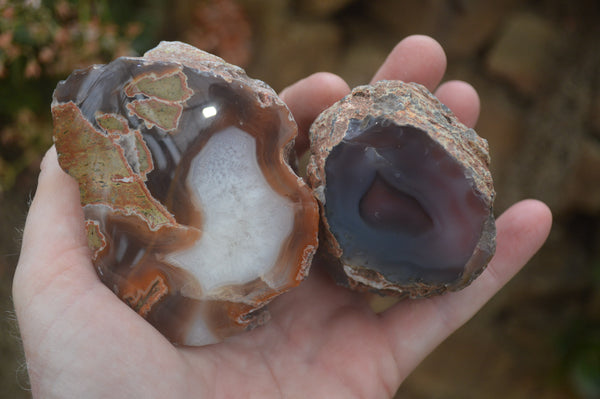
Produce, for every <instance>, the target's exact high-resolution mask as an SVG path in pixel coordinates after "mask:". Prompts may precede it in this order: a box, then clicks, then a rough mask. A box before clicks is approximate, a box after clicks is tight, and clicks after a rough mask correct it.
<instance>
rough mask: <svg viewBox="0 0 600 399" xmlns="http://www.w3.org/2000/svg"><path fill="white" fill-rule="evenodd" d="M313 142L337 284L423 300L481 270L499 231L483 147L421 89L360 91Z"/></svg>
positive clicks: (318, 123) (314, 132)
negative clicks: (496, 231) (496, 226)
mask: <svg viewBox="0 0 600 399" xmlns="http://www.w3.org/2000/svg"><path fill="white" fill-rule="evenodd" d="M310 138H311V158H310V160H309V164H308V169H307V174H308V178H309V182H310V184H311V186H312V187H313V190H314V191H315V195H316V197H317V199H318V200H319V203H320V205H321V224H322V232H321V244H320V250H319V253H320V254H322V255H323V256H324V257H325V258H326V259H327V260H328V262H325V263H326V264H328V265H329V267H330V271H331V272H332V274H333V275H334V277H335V279H336V280H337V281H338V282H339V283H341V284H343V285H346V286H349V287H351V288H355V289H358V290H363V291H375V292H379V293H382V294H389V295H399V296H410V297H423V296H430V295H434V294H440V293H443V292H444V291H447V290H457V289H460V288H462V287H464V286H466V285H467V284H469V283H470V282H471V281H472V280H473V279H474V278H475V277H476V276H477V275H479V274H480V273H481V271H482V270H483V269H484V268H485V266H486V265H487V263H488V261H489V259H490V258H491V257H492V255H493V253H494V250H495V235H496V233H495V224H494V218H493V215H492V203H493V198H494V189H493V185H492V178H491V175H490V172H489V168H488V167H489V161H490V160H489V155H488V146H487V142H486V141H485V140H484V139H482V138H480V137H479V136H478V135H477V134H476V133H475V131H474V130H473V129H469V128H467V127H466V126H464V125H463V124H461V123H460V122H459V121H458V120H457V118H456V117H455V116H454V115H453V114H452V112H451V111H450V110H449V109H448V108H447V107H446V106H444V105H443V104H441V103H440V102H439V101H438V100H437V99H436V98H435V97H434V96H433V95H432V94H431V93H429V91H427V89H425V88H424V87H423V86H421V85H418V84H414V83H403V82H399V81H382V82H379V83H376V84H375V85H373V86H360V87H357V88H355V89H354V90H353V91H352V93H351V94H349V95H348V96H347V97H345V98H344V99H342V100H341V101H339V102H338V103H336V104H334V105H333V106H332V107H330V108H329V109H327V110H325V111H324V112H323V113H322V114H321V115H320V116H319V117H318V118H317V120H315V122H314V123H313V125H312V127H311V132H310Z"/></svg>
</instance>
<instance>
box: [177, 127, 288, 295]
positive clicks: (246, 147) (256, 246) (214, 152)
mask: <svg viewBox="0 0 600 399" xmlns="http://www.w3.org/2000/svg"><path fill="white" fill-rule="evenodd" d="M186 183H187V186H188V188H189V189H190V192H191V193H192V195H193V196H194V200H195V203H196V204H197V206H199V207H200V209H201V210H202V218H203V219H202V223H203V224H202V236H201V238H200V240H199V241H198V242H197V243H196V244H195V245H194V246H193V247H191V248H188V249H186V250H184V251H180V252H176V253H173V254H170V255H169V256H168V258H167V259H168V260H169V261H170V262H172V263H173V264H174V265H176V266H179V267H181V268H183V269H185V270H187V271H189V272H190V273H192V274H193V275H194V276H196V278H197V279H198V282H199V284H200V286H201V287H202V289H203V294H204V295H203V296H206V295H209V296H210V294H211V291H214V290H218V289H219V288H220V287H223V286H226V285H230V284H243V283H246V282H249V281H252V280H254V279H257V278H260V277H261V276H263V275H264V274H266V273H267V272H268V271H270V270H271V269H272V268H273V266H274V265H275V263H276V261H277V259H278V257H279V253H280V251H281V246H282V244H283V243H284V242H285V241H286V240H287V238H288V236H289V235H290V233H291V231H292V226H293V222H294V210H293V207H292V204H291V203H290V201H289V200H288V199H286V198H285V197H283V196H281V195H279V194H278V193H276V192H275V191H274V190H273V189H272V188H271V187H270V186H269V184H268V183H267V180H266V179H265V177H264V176H263V174H262V171H261V170H260V167H259V166H258V162H257V160H256V140H255V139H254V137H252V136H250V135H249V134H248V133H246V132H244V131H242V130H240V129H238V128H235V127H229V128H226V129H224V130H222V131H220V132H218V133H216V134H214V135H213V136H212V137H211V138H210V139H209V140H208V142H207V143H206V145H205V146H204V148H203V149H202V150H201V151H200V153H199V154H198V155H196V157H195V158H194V159H193V160H192V164H191V166H190V171H189V174H188V177H187V180H186Z"/></svg>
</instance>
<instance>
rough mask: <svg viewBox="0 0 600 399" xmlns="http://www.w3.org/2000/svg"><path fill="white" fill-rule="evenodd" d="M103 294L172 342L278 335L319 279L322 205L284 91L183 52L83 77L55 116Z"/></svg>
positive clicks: (56, 106)
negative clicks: (294, 163)
mask: <svg viewBox="0 0 600 399" xmlns="http://www.w3.org/2000/svg"><path fill="white" fill-rule="evenodd" d="M52 114H53V117H54V140H55V143H56V148H57V151H58V154H59V163H60V165H61V167H62V168H63V169H64V170H65V171H67V172H68V173H69V174H70V175H71V176H73V177H74V178H75V179H77V181H78V182H79V188H80V193H81V203H82V205H83V209H84V214H85V217H86V222H85V223H86V230H87V235H88V241H89V245H90V248H91V249H92V257H93V262H94V265H95V267H96V270H97V272H98V275H99V276H100V278H101V280H102V281H103V282H104V283H105V284H106V285H107V286H108V287H109V288H111V289H112V290H113V291H114V292H115V293H116V294H117V295H118V296H119V298H121V299H122V300H123V301H125V302H126V303H128V304H129V305H130V306H131V307H132V308H133V309H134V310H135V311H136V312H137V313H139V314H140V315H141V316H143V317H144V318H146V319H147V320H148V321H149V322H150V323H152V324H153V325H154V326H155V327H156V328H157V329H158V330H159V331H161V332H162V333H163V334H164V335H165V336H166V337H167V338H169V339H170V340H171V341H172V342H174V343H178V344H185V345H205V344H210V343H214V342H219V341H221V340H223V339H224V338H226V337H228V336H230V335H233V334H235V333H237V332H239V331H243V330H247V329H250V328H253V327H255V326H257V325H260V324H262V323H264V322H266V321H267V319H268V313H267V311H266V310H265V308H264V306H265V305H266V304H267V303H268V302H269V301H270V300H271V299H273V298H274V297H275V296H277V295H278V294H280V293H282V292H284V291H286V290H288V289H290V288H292V287H294V286H296V285H298V284H299V282H300V281H301V280H302V279H303V278H304V277H305V276H306V274H307V272H308V267H309V264H310V262H311V258H312V256H313V253H314V251H315V250H316V245H317V230H318V217H319V214H318V205H317V203H316V201H315V200H314V197H313V196H312V194H311V191H310V189H309V188H308V187H307V186H306V185H305V184H304V183H303V181H302V180H301V179H300V178H299V177H298V176H296V175H295V174H294V172H293V171H292V169H291V168H290V166H289V165H288V153H289V151H290V149H291V148H292V146H293V140H294V137H295V135H296V131H297V128H296V124H295V122H294V120H293V118H292V116H291V114H290V112H289V110H288V109H287V107H286V106H285V105H284V104H283V103H282V102H281V100H280V99H279V98H278V97H277V96H276V94H275V93H274V92H273V90H272V89H271V88H269V87H268V86H267V85H265V84H264V83H263V82H260V81H257V80H253V79H250V78H248V77H247V76H246V74H245V72H244V71H243V70H241V69H240V68H238V67H235V66H233V65H229V64H227V63H225V62H224V61H223V60H222V59H220V58H218V57H215V56H213V55H210V54H208V53H205V52H202V51H200V50H198V49H195V48H193V47H191V46H188V45H185V44H182V43H176V42H175V43H164V42H163V43H161V44H160V45H159V46H158V47H157V48H155V49H153V50H151V51H149V52H148V53H146V54H145V55H144V57H143V58H119V59H117V60H115V61H113V62H111V63H110V64H108V65H95V66H92V67H90V68H87V69H85V70H80V71H76V72H74V73H73V74H72V75H71V76H70V77H69V78H68V79H67V80H66V81H63V82H61V83H59V85H58V86H57V88H56V91H55V92H54V101H53V104H52Z"/></svg>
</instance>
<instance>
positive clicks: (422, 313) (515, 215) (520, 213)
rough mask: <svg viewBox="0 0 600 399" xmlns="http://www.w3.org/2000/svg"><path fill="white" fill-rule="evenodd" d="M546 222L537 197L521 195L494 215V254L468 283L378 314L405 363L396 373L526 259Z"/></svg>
mask: <svg viewBox="0 0 600 399" xmlns="http://www.w3.org/2000/svg"><path fill="white" fill-rule="evenodd" d="M551 224H552V215H551V213H550V210H549V209H548V207H547V206H546V205H544V204H543V203H541V202H539V201H535V200H526V201H522V202H520V203H517V204H515V205H513V206H512V207H511V208H510V209H508V210H507V211H506V212H505V213H504V214H503V215H502V216H501V217H500V218H499V219H498V220H497V223H496V225H497V229H498V235H497V247H496V254H495V256H494V258H493V259H492V261H491V262H490V264H489V265H488V267H487V269H486V270H485V271H484V272H483V273H482V275H481V276H480V277H479V278H478V279H477V280H475V281H474V282H473V284H471V285H470V286H469V287H467V288H465V289H464V290H462V291H459V292H454V293H449V294H446V295H443V296H440V297H435V298H431V299H423V300H413V301H403V302H400V303H399V304H397V305H396V306H394V307H393V308H391V309H390V310H388V311H386V312H385V313H384V314H382V319H381V320H382V324H383V325H384V329H386V332H387V335H388V336H389V337H390V342H393V345H394V348H393V350H394V353H395V354H396V356H397V358H398V359H402V365H403V367H406V368H405V369H404V370H403V373H404V374H403V375H402V376H401V377H402V378H404V377H405V376H406V375H408V373H410V372H411V371H412V369H413V368H414V367H416V365H417V364H419V363H420V362H421V360H423V358H424V357H425V356H426V355H427V354H429V353H430V352H431V351H432V350H433V349H434V348H435V347H436V346H437V345H438V344H439V343H440V342H441V341H443V340H444V339H445V338H446V337H448V335H450V334H451V333H452V332H453V331H454V330H456V329H457V328H458V327H460V326H461V325H462V324H464V323H465V322H466V321H467V320H468V319H469V318H471V317H472V316H473V315H474V314H475V313H476V312H477V311H478V310H479V309H480V308H481V306H483V305H484V304H485V303H486V302H487V301H488V300H489V299H490V298H491V297H492V296H493V295H494V294H495V293H496V292H497V291H498V290H499V289H500V288H501V287H502V286H503V285H504V284H505V283H506V282H507V281H508V280H510V278H511V277H513V276H514V275H515V274H516V273H517V272H518V271H519V270H520V269H521V268H522V267H523V266H524V265H525V263H527V261H529V259H530V258H531V257H532V256H533V255H534V254H535V253H536V252H537V250H538V249H539V248H540V247H541V246H542V244H543V243H544V241H545V240H546V238H547V237H548V234H549V232H550V226H551Z"/></svg>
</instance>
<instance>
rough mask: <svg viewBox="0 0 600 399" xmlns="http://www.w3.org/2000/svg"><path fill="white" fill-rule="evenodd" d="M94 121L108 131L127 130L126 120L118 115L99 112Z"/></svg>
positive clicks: (118, 131)
mask: <svg viewBox="0 0 600 399" xmlns="http://www.w3.org/2000/svg"><path fill="white" fill-rule="evenodd" d="M96 121H97V122H98V125H100V127H102V128H103V129H104V130H106V131H107V132H108V133H126V132H127V131H128V130H129V126H128V125H127V121H126V120H125V118H123V117H122V116H120V115H116V114H103V113H100V114H98V115H96Z"/></svg>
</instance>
